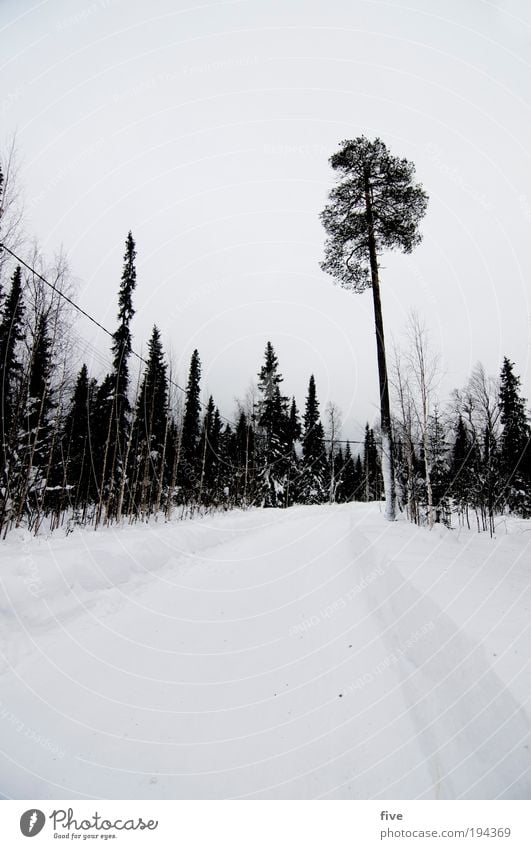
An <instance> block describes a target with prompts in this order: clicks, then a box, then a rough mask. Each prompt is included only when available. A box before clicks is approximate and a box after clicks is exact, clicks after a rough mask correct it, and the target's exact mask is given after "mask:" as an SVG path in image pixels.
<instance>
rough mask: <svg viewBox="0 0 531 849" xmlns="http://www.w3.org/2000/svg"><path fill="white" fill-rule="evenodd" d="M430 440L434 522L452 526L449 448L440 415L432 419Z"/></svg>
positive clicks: (430, 422) (429, 433)
mask: <svg viewBox="0 0 531 849" xmlns="http://www.w3.org/2000/svg"><path fill="white" fill-rule="evenodd" d="M428 439H429V444H430V451H431V487H432V498H433V512H434V521H435V522H442V523H444V524H445V525H449V524H450V517H451V510H450V499H449V483H450V480H449V463H448V446H447V444H446V439H445V432H444V427H443V425H442V422H441V419H440V416H439V413H438V411H437V410H435V412H434V414H433V416H431V417H430V421H429V429H428Z"/></svg>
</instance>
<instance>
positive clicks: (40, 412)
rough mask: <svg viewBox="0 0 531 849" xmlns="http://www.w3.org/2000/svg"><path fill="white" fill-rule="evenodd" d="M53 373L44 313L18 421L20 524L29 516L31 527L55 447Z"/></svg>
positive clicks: (39, 320) (18, 522)
mask: <svg viewBox="0 0 531 849" xmlns="http://www.w3.org/2000/svg"><path fill="white" fill-rule="evenodd" d="M51 373H52V344H51V340H50V337H49V335H48V322H47V318H46V315H45V314H44V313H42V314H41V315H40V317H39V319H38V321H37V326H36V328H35V333H34V338H33V344H32V350H31V357H30V365H29V374H28V376H27V382H26V387H25V392H24V394H25V398H24V403H23V405H22V408H21V416H20V422H19V434H18V441H19V446H18V449H17V450H18V454H19V460H20V462H19V464H18V475H17V477H18V495H17V501H18V508H17V515H16V522H17V525H19V524H20V522H21V519H22V516H23V514H24V513H26V514H27V516H28V523H29V525H30V526H31V525H32V523H33V522H34V521H38V517H39V516H40V514H41V512H42V509H43V506H44V497H45V490H46V477H47V473H48V468H49V465H50V459H51V448H52V446H51V420H50V419H51V413H52V409H53V402H52V397H51V384H50V378H51Z"/></svg>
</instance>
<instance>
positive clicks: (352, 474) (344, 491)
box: [341, 442, 361, 501]
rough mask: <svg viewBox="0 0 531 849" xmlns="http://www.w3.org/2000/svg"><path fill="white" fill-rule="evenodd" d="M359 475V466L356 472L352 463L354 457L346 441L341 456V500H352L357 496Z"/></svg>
mask: <svg viewBox="0 0 531 849" xmlns="http://www.w3.org/2000/svg"><path fill="white" fill-rule="evenodd" d="M358 460H359V457H358ZM360 475H361V466H360V470H359V474H358V472H357V470H356V464H355V463H354V458H353V456H352V451H351V448H350V442H347V447H346V448H345V455H344V457H343V468H342V471H341V501H354V500H356V499H357V498H359V485H360V479H359V476H360Z"/></svg>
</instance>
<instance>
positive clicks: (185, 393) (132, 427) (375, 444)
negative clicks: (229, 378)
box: [0, 137, 531, 537]
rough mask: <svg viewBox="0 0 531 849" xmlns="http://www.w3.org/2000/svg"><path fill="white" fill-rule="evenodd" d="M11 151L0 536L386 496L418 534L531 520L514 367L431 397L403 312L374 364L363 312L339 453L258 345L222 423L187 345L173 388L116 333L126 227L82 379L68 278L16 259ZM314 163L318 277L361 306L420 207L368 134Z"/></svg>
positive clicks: (128, 296) (427, 370) (124, 331)
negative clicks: (325, 177) (239, 396)
mask: <svg viewBox="0 0 531 849" xmlns="http://www.w3.org/2000/svg"><path fill="white" fill-rule="evenodd" d="M13 155H14V154H13V151H11V152H10V155H8V156H7V157H4V160H3V161H4V169H3V171H2V172H0V192H1V201H2V202H1V206H0V209H1V219H0V239H1V244H2V248H1V253H0V275H1V277H0V284H1V288H0V292H1V294H0V299H1V300H0V309H1V312H0V383H1V398H2V407H1V442H0V451H1V462H0V473H1V486H0V529H1V533H2V536H4V537H5V536H6V534H7V533H8V532H9V531H10V530H12V529H14V528H19V527H24V528H27V529H29V530H30V531H32V532H34V533H38V532H39V531H40V530H42V529H45V530H47V531H48V530H52V531H53V530H54V529H56V528H60V527H62V528H63V529H65V530H66V531H67V532H69V531H71V530H72V529H73V528H74V527H76V526H78V525H92V526H94V527H98V526H101V525H109V524H114V523H132V522H145V521H147V520H149V519H151V518H152V517H155V518H156V519H158V520H161V521H162V520H170V519H171V518H186V517H191V516H193V515H194V514H200V513H204V512H209V511H217V510H228V509H231V508H234V507H237V508H241V509H243V508H249V507H253V506H260V507H269V508H275V509H286V508H289V507H290V506H292V505H294V504H324V503H330V504H334V503H344V502H349V501H379V500H382V499H384V498H386V499H387V502H389V493H388V492H386V490H389V492H390V493H391V497H392V500H393V502H395V503H396V510H397V511H398V512H402V513H404V514H405V515H406V516H407V517H408V518H409V519H410V520H411V521H412V522H415V523H417V524H419V525H427V526H428V527H432V526H433V525H434V524H435V523H443V524H445V525H447V526H452V524H456V523H457V524H459V523H461V524H466V526H468V527H474V528H477V530H478V531H490V532H491V533H492V531H493V527H494V520H495V517H496V516H498V515H501V514H504V513H514V514H517V515H520V516H523V517H528V516H530V515H531V449H530V432H531V431H530V420H529V412H528V408H527V401H526V399H525V398H524V397H522V392H521V387H520V379H519V374H518V366H517V365H516V364H515V363H513V362H511V361H510V359H508V358H507V357H505V358H504V359H503V362H501V363H500V367H499V373H498V374H496V375H492V376H491V375H488V374H486V373H485V370H484V369H483V367H482V366H481V365H480V364H478V365H477V366H476V367H475V368H474V370H473V372H472V373H471V374H470V376H469V378H468V381H467V382H466V384H465V385H464V386H463V387H461V388H456V390H455V392H454V393H453V395H452V397H450V398H447V399H445V400H443V399H440V398H438V397H437V396H436V392H435V390H434V385H435V378H436V372H437V360H436V356H435V355H434V354H433V352H432V351H431V350H430V344H429V338H428V333H427V331H426V328H425V326H424V324H423V322H422V320H421V319H420V318H419V317H418V316H417V315H412V316H411V317H410V321H409V326H408V333H407V345H406V348H405V350H403V351H396V350H395V352H394V358H393V359H391V358H390V357H389V352H387V359H386V357H385V348H384V345H383V324H382V315H381V306H379V307H378V309H379V313H375V317H376V320H377V322H378V321H379V322H380V326H381V329H378V324H377V325H376V327H377V333H376V337H377V340H378V342H379V345H378V347H379V350H378V357H379V359H378V363H379V367H380V372H379V374H380V389H381V399H382V417H381V420H379V421H376V422H368V423H367V424H366V427H365V432H364V436H363V438H362V439H359V440H356V442H355V443H352V444H351V443H350V442H349V441H347V440H343V439H342V438H341V435H340V434H341V429H340V420H341V411H340V410H339V409H338V408H337V406H336V405H334V404H328V405H327V408H326V409H325V410H323V409H322V408H321V407H320V404H319V387H318V386H316V382H315V379H314V376H313V374H311V363H308V372H309V374H308V389H307V394H306V397H305V398H294V397H288V395H286V394H285V392H284V390H283V374H282V368H281V364H280V363H279V360H278V357H277V354H276V352H275V349H274V346H273V345H272V343H271V342H270V341H268V340H267V339H265V340H264V355H263V360H262V362H261V363H260V362H257V363H256V373H255V387H256V391H255V393H254V395H253V396H252V397H250V398H249V397H247V398H246V399H245V400H241V401H238V402H237V403H236V405H235V409H234V410H233V411H223V414H222V412H221V411H220V410H219V409H218V406H217V405H216V400H215V398H213V397H212V396H211V397H209V398H208V399H204V398H203V397H202V387H201V370H202V361H201V354H200V352H199V351H198V350H194V352H193V355H192V357H191V361H190V365H189V371H188V375H187V378H186V383H184V381H183V385H182V386H181V385H180V384H178V383H177V381H176V380H174V378H173V376H172V367H171V362H170V361H169V359H168V357H167V355H166V353H165V348H164V340H163V339H162V338H161V334H160V332H159V329H158V328H157V326H156V325H155V326H154V327H153V330H152V333H151V336H150V338H149V340H148V341H147V351H146V353H145V356H143V357H141V356H139V355H138V354H137V353H136V350H137V348H138V346H139V340H134V339H133V337H132V331H131V321H132V319H133V316H134V315H135V294H136V290H137V288H138V287H140V286H142V280H140V279H137V271H136V253H137V245H136V243H135V239H134V236H133V234H132V233H131V232H129V233H128V234H127V236H126V239H125V247H124V254H123V265H122V268H121V271H120V269H118V268H117V269H116V323H115V327H114V330H112V331H110V332H109V348H110V354H111V357H112V369H111V370H110V371H109V372H108V373H91V372H90V370H89V368H88V367H87V365H86V364H83V365H82V367H81V369H80V370H79V372H78V373H72V371H71V369H70V367H69V360H70V359H71V357H70V352H71V347H72V346H75V345H76V338H75V324H74V318H75V316H76V310H77V309H78V305H77V304H76V302H75V300H74V299H73V298H71V297H70V294H69V293H70V288H69V285H70V281H69V272H68V266H67V263H66V262H65V261H64V259H61V258H60V259H59V260H57V261H56V262H55V264H52V265H51V266H50V265H46V262H45V260H44V259H43V257H42V256H41V255H40V254H39V252H38V250H37V249H35V250H34V252H33V254H32V256H31V260H28V256H29V245H30V242H29V240H28V238H27V236H26V235H25V234H24V233H23V231H22V224H21V212H20V207H19V205H18V204H17V190H16V186H14V185H13V176H12V174H11V173H10V167H9V165H10V156H11V157H12V156H13ZM330 162H331V165H332V167H333V169H334V170H339V171H340V172H341V174H342V177H343V179H342V181H340V182H339V183H338V184H336V186H335V188H333V189H332V191H331V193H330V199H329V200H330V203H329V205H328V206H327V207H326V209H325V211H324V212H323V214H322V221H323V224H324V227H325V229H326V231H327V234H328V240H327V241H326V244H325V260H324V262H323V269H324V270H325V271H327V272H328V273H329V274H330V275H331V276H332V277H333V278H336V282H339V283H340V285H342V286H344V287H345V288H349V289H351V290H353V291H354V292H360V291H363V290H364V289H365V288H371V287H372V288H373V292H374V294H375V307H376V294H377V293H378V300H379V290H378V285H379V281H378V259H377V257H378V255H379V254H380V252H381V251H382V250H384V249H386V248H387V249H393V248H396V247H400V248H401V249H402V250H403V251H405V252H409V251H411V250H412V249H413V247H414V246H415V245H416V244H417V243H418V241H420V238H421V236H420V233H419V231H418V224H419V221H420V218H421V217H422V215H423V214H424V212H425V209H426V206H427V202H428V199H427V195H426V193H425V192H424V190H423V188H422V187H421V186H420V185H418V184H413V182H412V180H413V176H414V166H413V164H412V163H409V162H407V161H406V160H399V159H398V158H396V157H393V156H391V154H390V153H389V151H388V150H387V148H386V146H385V145H384V144H383V142H381V141H380V140H376V141H375V142H369V141H368V140H367V139H365V138H363V137H362V138H358V139H356V140H354V141H350V142H345V143H343V145H342V146H341V148H340V150H339V152H338V153H336V154H334V155H333V156H332V157H331V160H330ZM360 162H361V163H362V164H363V168H361V167H360V168H358V165H359V163H360ZM6 163H7V165H6ZM367 163H369V164H370V168H372V171H370V168H369V165H367ZM369 191H370V197H371V198H372V203H371V204H370V205H369V202H368V200H367V198H368V197H369V194H368V192H369ZM346 210H348V214H346V213H345V211H346ZM317 214H318V211H317V210H316V215H317ZM345 221H347V222H348V226H347V224H345ZM140 249H141V246H140ZM24 257H26V259H24ZM140 341H142V340H140ZM144 342H145V340H144ZM380 343H381V344H380ZM382 357H383V359H382ZM345 367H346V368H347V367H348V364H345ZM235 390H236V391H237V387H235ZM384 401H385V405H384ZM390 453H392V458H391V459H392V464H391V467H390V469H389V463H388V460H389V459H390V458H389V454H390ZM386 463H387V466H388V471H387V477H386V472H385V468H383V467H385V465H386ZM390 475H392V479H391V477H390ZM386 480H387V483H386Z"/></svg>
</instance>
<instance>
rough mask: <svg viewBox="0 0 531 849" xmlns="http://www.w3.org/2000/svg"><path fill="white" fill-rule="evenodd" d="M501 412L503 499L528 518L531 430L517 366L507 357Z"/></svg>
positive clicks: (530, 496) (530, 494)
mask: <svg viewBox="0 0 531 849" xmlns="http://www.w3.org/2000/svg"><path fill="white" fill-rule="evenodd" d="M499 408H500V420H501V424H502V428H503V429H502V434H501V441H500V466H501V474H502V482H503V492H502V495H501V498H502V501H503V503H505V504H507V506H508V507H509V509H510V510H515V511H518V512H520V513H522V514H524V515H529V513H530V512H531V492H530V486H531V475H530V472H531V450H530V436H531V429H530V426H529V420H528V417H527V413H526V402H525V398H522V397H521V395H520V378H519V377H518V376H517V375H515V373H514V363H512V362H511V361H510V360H509V359H508V358H507V357H504V360H503V365H502V370H501V376H500V394H499Z"/></svg>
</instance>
